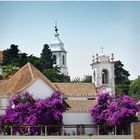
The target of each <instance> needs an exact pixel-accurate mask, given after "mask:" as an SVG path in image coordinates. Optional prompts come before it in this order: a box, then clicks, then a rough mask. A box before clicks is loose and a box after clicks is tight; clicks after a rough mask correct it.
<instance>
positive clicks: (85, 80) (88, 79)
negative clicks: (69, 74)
mask: <svg viewBox="0 0 140 140" xmlns="http://www.w3.org/2000/svg"><path fill="white" fill-rule="evenodd" d="M71 82H72V83H91V82H92V76H91V75H84V77H83V78H82V79H81V78H80V77H76V78H74V80H72V81H71Z"/></svg>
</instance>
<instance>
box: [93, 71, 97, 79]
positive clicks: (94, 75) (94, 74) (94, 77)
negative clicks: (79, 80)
mask: <svg viewBox="0 0 140 140" xmlns="http://www.w3.org/2000/svg"><path fill="white" fill-rule="evenodd" d="M93 79H94V82H95V80H96V73H95V70H94V71H93Z"/></svg>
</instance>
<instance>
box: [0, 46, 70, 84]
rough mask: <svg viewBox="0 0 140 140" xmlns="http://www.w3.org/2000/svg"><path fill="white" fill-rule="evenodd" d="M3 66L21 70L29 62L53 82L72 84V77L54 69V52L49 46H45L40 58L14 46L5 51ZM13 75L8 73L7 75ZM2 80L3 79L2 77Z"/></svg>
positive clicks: (56, 68)
mask: <svg viewBox="0 0 140 140" xmlns="http://www.w3.org/2000/svg"><path fill="white" fill-rule="evenodd" d="M3 53H4V59H3V62H2V65H3V66H8V67H19V68H21V67H22V66H24V65H25V64H26V63H27V62H30V63H32V64H33V65H34V66H35V67H37V68H38V69H39V70H40V71H41V72H42V73H43V74H44V75H46V76H47V77H48V78H49V79H50V80H51V81H52V82H70V77H69V76H65V75H64V74H62V73H61V72H60V70H59V68H58V67H54V66H53V63H54V60H53V57H52V52H51V50H50V48H49V46H48V45H47V44H45V45H44V46H43V49H42V52H41V54H40V57H36V56H34V55H28V54H26V53H22V52H21V51H20V50H19V49H18V45H15V44H12V45H11V46H10V48H9V49H6V50H4V52H3ZM13 72H16V71H13ZM10 74H11V73H10V72H9V74H8V71H7V75H10ZM1 79H2V77H1Z"/></svg>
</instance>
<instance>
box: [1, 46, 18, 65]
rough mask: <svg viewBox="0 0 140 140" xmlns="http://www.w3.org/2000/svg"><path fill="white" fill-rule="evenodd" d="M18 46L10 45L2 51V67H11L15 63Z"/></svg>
mask: <svg viewBox="0 0 140 140" xmlns="http://www.w3.org/2000/svg"><path fill="white" fill-rule="evenodd" d="M18 53H19V49H18V45H15V44H12V45H11V46H10V48H9V49H7V50H4V51H3V54H4V59H3V63H2V64H3V65H11V63H12V64H14V63H15V61H16V59H17V58H18Z"/></svg>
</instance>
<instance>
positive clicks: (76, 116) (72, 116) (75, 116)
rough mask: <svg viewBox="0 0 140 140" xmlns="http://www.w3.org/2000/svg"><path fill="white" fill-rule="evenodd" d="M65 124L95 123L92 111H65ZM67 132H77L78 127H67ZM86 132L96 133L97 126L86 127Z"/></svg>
mask: <svg viewBox="0 0 140 140" xmlns="http://www.w3.org/2000/svg"><path fill="white" fill-rule="evenodd" d="M63 123H64V124H93V121H92V117H91V116H90V113H79V112H65V113H64V114H63ZM65 130H66V132H67V133H69V134H70V135H72V132H73V131H75V132H76V128H65ZM84 131H85V134H86V135H88V134H94V133H96V129H95V128H85V130H84Z"/></svg>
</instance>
